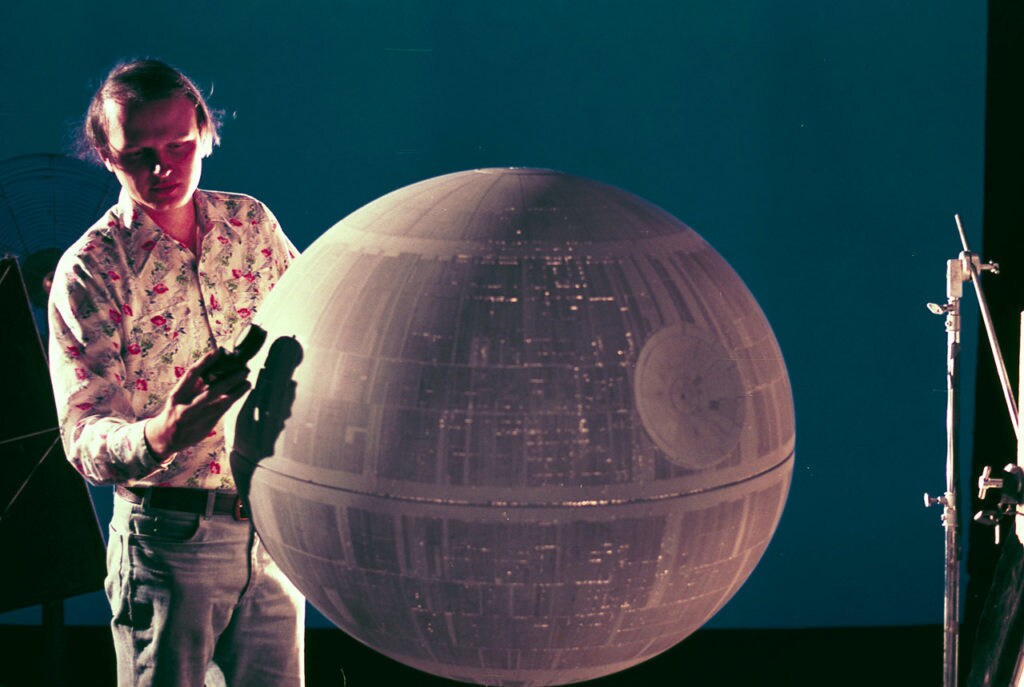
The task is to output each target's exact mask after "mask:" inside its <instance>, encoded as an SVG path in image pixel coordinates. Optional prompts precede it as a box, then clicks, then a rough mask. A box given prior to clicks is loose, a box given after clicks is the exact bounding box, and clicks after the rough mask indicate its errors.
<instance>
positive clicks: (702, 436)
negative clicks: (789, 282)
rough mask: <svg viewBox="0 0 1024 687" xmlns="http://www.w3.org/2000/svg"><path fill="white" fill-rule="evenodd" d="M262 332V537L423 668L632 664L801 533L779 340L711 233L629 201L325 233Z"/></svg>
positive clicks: (453, 205)
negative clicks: (775, 540) (791, 500)
mask: <svg viewBox="0 0 1024 687" xmlns="http://www.w3.org/2000/svg"><path fill="white" fill-rule="evenodd" d="M257 322H258V323H259V324H261V326H263V327H264V328H265V329H267V331H268V335H269V338H268V340H269V341H270V342H271V345H270V346H268V347H264V351H262V352H261V353H260V355H259V356H257V358H256V359H254V361H253V364H252V366H251V367H252V369H253V371H254V372H253V377H254V378H256V388H255V389H254V390H253V392H252V393H250V395H249V396H248V397H247V399H246V402H245V404H244V406H243V407H242V409H241V411H240V412H238V413H237V420H236V419H235V418H230V419H229V426H228V431H229V436H231V435H232V433H235V432H236V429H237V433H236V434H235V453H236V455H234V457H233V459H232V465H233V467H234V470H235V473H236V477H237V478H238V479H239V483H240V484H241V485H242V487H243V489H244V490H248V493H249V499H250V504H251V508H252V512H253V518H254V523H255V526H256V528H257V530H258V531H259V533H260V535H261V537H262V538H263V540H264V542H265V543H266V546H267V549H268V550H269V551H270V553H271V554H272V555H273V557H274V558H275V559H276V560H277V562H278V563H279V565H280V566H281V567H282V568H283V570H284V571H285V573H286V574H287V575H288V576H289V577H290V578H291V579H292V580H293V581H294V583H295V584H296V585H297V586H298V587H299V588H300V589H301V590H302V591H303V592H304V593H305V594H306V595H307V597H308V598H309V600H310V601H311V602H312V603H313V604H314V605H315V606H316V607H317V608H318V609H319V610H320V611H321V612H322V613H323V614H324V615H326V616H327V617H328V618H330V619H331V620H332V621H333V622H334V623H336V624H337V625H338V627H340V628H341V629H343V630H344V631H345V632H347V633H348V634H350V635H352V636H353V637H355V638H356V639H358V640H360V641H362V642H364V643H365V644H367V645H369V646H370V647H372V648H374V649H376V650H378V651H380V652H382V653H383V654H385V655H387V656H390V657H391V658H393V659H395V660H397V661H400V662H402V663H404V664H407V665H409V666H413V667H415V668H418V669H420V670H423V671H426V672H428V673H432V674H435V675H438V676H443V677H447V678H450V679H454V680H459V681H463V682H470V683H480V684H488V685H517V686H527V685H559V684H567V683H572V682H579V681H583V680H588V679H591V678H597V677H600V676H603V675H607V674H610V673H613V672H616V671H619V670H623V669H625V668H627V667H629V666H632V665H635V664H637V663H640V662H641V661H644V660H646V659H648V658H650V657H652V656H654V655H656V654H658V653H660V652H662V651H665V650H666V649H668V648H670V647H672V646H673V645H674V644H676V643H678V642H679V641H681V640H683V639H684V638H685V637H687V636H688V635H689V634H691V633H692V632H694V631H695V630H696V629H698V628H699V627H700V626H701V625H702V624H704V623H705V622H706V621H707V620H708V619H709V618H710V617H711V616H712V615H713V614H714V613H715V612H716V611H718V610H719V609H720V608H721V607H722V606H723V605H724V604H725V603H726V602H727V601H728V600H729V599H730V598H731V597H732V596H733V594H734V593H735V592H736V591H737V590H738V589H739V588H740V586H741V585H742V584H743V583H744V581H745V580H746V579H747V577H748V576H749V575H750V573H751V571H752V570H753V569H754V567H755V565H756V564H757V562H758V560H759V559H760V558H761V556H762V554H763V553H764V551H765V548H766V547H767V546H768V543H769V540H770V539H771V536H772V534H773V532H774V531H775V528H776V525H777V524H778V521H779V517H780V515H781V512H782V509H783V506H784V503H785V500H786V495H787V493H788V490H789V484H790V478H791V476H792V471H793V450H794V418H793V403H792V394H791V390H790V385H789V379H788V376H787V374H786V368H785V364H784V362H783V359H782V354H781V352H780V350H779V347H778V344H777V343H776V340H775V337H774V335H773V333H772V330H771V328H770V326H769V324H768V322H767V321H766V319H765V317H764V315H763V314H762V312H761V309H760V308H759V307H758V305H757V302H756V301H755V300H754V298H753V297H752V296H751V294H750V292H749V291H748V290H747V288H746V286H745V285H744V284H743V282H742V281H741V280H740V278H739V277H738V276H737V275H736V273H735V272H734V271H733V270H732V269H731V268H730V267H729V265H728V264H727V263H726V262H725V261H724V260H723V259H722V258H721V257H720V256H719V255H718V254H717V253H716V252H715V251H714V250H713V249H712V248H711V247H710V246H709V245H708V244H707V243H706V242H705V241H704V240H703V239H702V238H701V237H700V236H698V235H697V234H696V233H695V232H694V231H693V230H691V229H690V228H689V227H687V226H686V225H685V224H683V223H682V222H680V221H679V220H677V219H675V218H674V217H672V216H671V215H669V214H667V213H665V212H664V211H662V210H660V209H659V208H657V207H654V206H653V205H651V204H650V203H647V202H646V201H644V200H642V199H640V198H638V197H637V196H634V195H632V194H630V193H627V192H625V191H622V190H620V189H617V188H614V187H611V186H607V185H605V184H601V183H598V182H595V181H591V180H588V179H583V178H579V177H574V176H569V175H566V174H561V173H558V172H553V171H548V170H538V169H484V170H477V171H469V172H461V173H456V174H450V175H446V176H441V177H437V178H434V179H429V180H427V181H423V182H420V183H417V184H413V185H411V186H408V187H406V188H403V189H400V190H398V191H395V192H393V193H390V194H388V195H386V196H384V197H382V198H380V199H378V200H376V201H374V202H372V203H370V204H368V205H366V206H365V207H363V208H361V209H359V210H357V211H356V212H354V213H352V214H351V215H349V216H348V217H346V218H345V219H343V220H342V221H341V222H339V223H338V224H336V225H335V226H334V227H333V228H331V229H330V230H329V231H328V232H327V233H326V234H324V235H323V236H322V237H321V238H320V239H318V240H317V241H316V242H315V243H314V244H313V245H312V246H311V247H310V248H309V249H308V250H307V251H306V252H305V253H304V254H303V255H302V256H301V257H300V258H299V259H298V260H297V261H296V263H295V265H294V266H293V267H292V268H291V269H290V270H289V271H288V273H287V274H286V275H285V276H284V278H283V279H282V280H281V281H280V282H279V283H278V285H277V287H276V288H275V290H274V291H273V293H271V294H270V296H269V297H268V298H267V300H266V301H265V304H264V306H263V308H262V309H261V310H260V312H259V313H258V316H257ZM267 349H269V352H268V350H267ZM257 375H258V378H257Z"/></svg>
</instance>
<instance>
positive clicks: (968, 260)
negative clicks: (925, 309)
mask: <svg viewBox="0 0 1024 687" xmlns="http://www.w3.org/2000/svg"><path fill="white" fill-rule="evenodd" d="M953 217H954V218H955V219H956V228H957V231H959V232H960V242H961V244H963V247H964V253H963V254H962V255H961V256H960V258H961V261H962V262H963V263H964V267H966V268H967V270H968V272H969V273H970V279H971V282H972V283H973V284H974V293H975V295H976V296H977V297H978V306H979V309H980V311H981V320H982V322H984V323H985V333H986V334H987V335H988V345H989V348H990V349H991V351H992V359H993V361H994V362H995V365H996V374H997V375H998V376H999V384H1000V386H1001V387H1002V389H1003V399H1004V400H1005V401H1006V410H1007V412H1009V414H1010V424H1011V425H1013V433H1014V435H1015V436H1016V437H1017V440H1018V441H1020V426H1019V421H1018V419H1017V402H1016V400H1015V399H1014V395H1013V389H1012V388H1011V386H1010V376H1009V374H1008V373H1007V371H1006V362H1005V360H1004V359H1003V351H1002V349H1000V348H999V341H998V340H997V339H996V330H995V326H994V325H993V324H992V314H991V313H990V312H989V309H988V302H987V301H986V300H985V293H984V292H983V291H982V289H981V272H980V270H979V269H978V266H977V265H976V264H975V263H976V259H975V255H974V253H971V252H970V249H969V248H968V246H967V235H966V234H965V233H964V227H963V224H962V223H961V222H960V215H953Z"/></svg>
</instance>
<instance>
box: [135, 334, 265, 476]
mask: <svg viewBox="0 0 1024 687" xmlns="http://www.w3.org/2000/svg"><path fill="white" fill-rule="evenodd" d="M225 355H227V353H225V351H224V350H223V349H221V348H218V349H216V350H214V351H211V352H210V353H207V354H206V355H205V356H203V358H202V359H200V360H199V361H198V362H196V364H195V365H193V366H192V367H190V368H189V369H188V370H186V371H185V374H183V375H182V376H181V379H179V380H178V383H177V385H175V387H174V388H173V389H172V390H171V394H170V396H168V397H167V400H166V401H164V405H163V408H161V409H160V412H159V413H157V414H156V415H155V416H153V417H151V418H150V419H149V420H147V421H146V426H145V436H146V443H147V444H148V445H149V449H150V451H152V452H153V454H154V455H155V456H156V457H157V458H158V459H159V460H160V461H166V460H167V459H168V458H171V457H172V456H173V455H174V454H175V453H176V452H178V451H181V450H182V449H185V448H188V447H189V446H193V445H195V444H198V443H199V442H200V441H202V440H203V438H205V437H206V436H208V435H209V434H210V432H211V431H213V428H214V427H215V426H216V424H217V421H218V420H220V418H221V417H222V416H223V415H224V413H226V412H227V410H228V408H230V407H231V406H232V404H234V402H235V401H237V400H238V399H240V398H241V397H242V396H243V395H245V392H247V391H248V390H249V387H250V384H249V380H248V379H247V377H248V375H249V370H248V368H244V367H243V368H241V369H238V370H235V371H233V372H231V373H229V374H227V375H225V376H223V377H219V378H217V379H216V380H215V381H213V382H212V383H210V384H207V383H206V382H204V381H203V373H205V372H206V371H207V370H208V369H210V367H211V366H213V365H214V364H215V363H216V362H217V361H218V360H220V358H221V357H223V356H225Z"/></svg>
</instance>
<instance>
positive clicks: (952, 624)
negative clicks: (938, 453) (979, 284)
mask: <svg viewBox="0 0 1024 687" xmlns="http://www.w3.org/2000/svg"><path fill="white" fill-rule="evenodd" d="M950 262H951V263H952V262H953V261H950ZM948 272H949V275H948V279H949V280H950V281H951V282H952V280H953V279H956V278H958V275H957V273H958V270H956V269H954V268H953V266H952V265H950V269H949V270H948ZM949 286H950V287H951V288H950V293H951V294H953V293H957V292H958V291H959V289H958V288H957V287H956V286H954V285H953V284H952V283H950V284H949ZM947 307H948V311H947V313H946V343H947V345H946V493H945V495H944V497H943V499H942V500H941V502H942V505H943V510H942V526H943V527H944V528H945V531H946V542H945V554H946V555H945V558H946V570H945V580H946V587H945V595H944V605H943V647H942V648H943V651H942V653H943V659H944V674H943V681H942V684H943V685H944V687H956V684H957V674H958V671H959V632H960V528H959V514H958V511H957V482H958V480H959V474H960V447H959V437H958V428H959V423H960V399H959V393H958V392H959V385H960V299H959V298H958V297H955V296H951V297H950V298H949V303H948V306H947Z"/></svg>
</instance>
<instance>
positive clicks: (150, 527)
mask: <svg viewBox="0 0 1024 687" xmlns="http://www.w3.org/2000/svg"><path fill="white" fill-rule="evenodd" d="M201 520H202V516H200V515H199V514H198V513H185V512H182V511H173V510H160V509H155V508H154V509H150V510H148V511H145V512H138V513H132V515H131V519H130V520H129V523H128V526H129V527H130V528H131V533H132V534H133V535H134V536H135V537H136V538H137V539H139V540H148V541H160V542H180V543H183V542H187V541H190V540H192V539H193V538H194V537H195V536H196V533H197V532H198V531H199V525H200V522H201Z"/></svg>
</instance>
